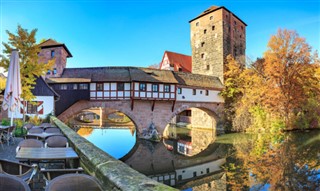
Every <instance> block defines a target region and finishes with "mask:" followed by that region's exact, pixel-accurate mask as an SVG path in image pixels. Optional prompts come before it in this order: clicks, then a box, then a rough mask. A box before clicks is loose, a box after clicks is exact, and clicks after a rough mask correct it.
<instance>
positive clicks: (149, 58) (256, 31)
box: [0, 0, 320, 68]
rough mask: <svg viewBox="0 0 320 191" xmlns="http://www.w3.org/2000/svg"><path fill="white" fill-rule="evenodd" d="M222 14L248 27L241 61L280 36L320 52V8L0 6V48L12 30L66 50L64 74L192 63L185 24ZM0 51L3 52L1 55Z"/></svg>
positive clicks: (3, 2) (293, 2)
mask: <svg viewBox="0 0 320 191" xmlns="http://www.w3.org/2000/svg"><path fill="white" fill-rule="evenodd" d="M212 5H218V6H225V7H227V8H228V9H229V10H230V11H232V12H233V13H234V14H236V15H237V16H238V17H240V18H241V19H242V20H243V21H244V22H246V23H247V24H248V26H247V49H246V53H247V56H249V57H250V58H252V59H255V58H256V57H261V56H262V55H263V52H264V51H265V50H266V46H267V42H268V40H269V39H270V36H271V35H273V34H275V33H276V32H277V30H278V29H279V28H286V29H290V30H296V31H297V32H298V33H299V34H300V36H303V37H305V38H306V40H307V42H308V43H309V44H310V45H311V46H312V47H313V50H320V0H298V1H297V0H262V1H259V0H224V1H223V0H216V1H214V0H211V1H209V0H154V1H152V0H132V1H130V0H119V1H117V0H92V1H90V0H65V1H63V0H56V1H54V0H43V1H41V0H0V6H1V7H0V11H1V12H0V38H1V39H0V41H1V42H3V41H7V39H8V36H7V35H6V33H5V30H9V31H11V32H14V31H16V29H17V25H18V24H20V25H21V26H22V27H23V28H27V29H29V30H31V29H33V28H37V29H38V33H37V40H38V41H40V40H41V39H43V38H53V39H55V40H56V41H58V42H62V43H65V44H66V46H67V47H68V49H69V50H70V52H71V53H72V55H73V58H70V59H68V64H67V67H69V68H71V67H72V68H73V67H92V66H145V67H146V66H149V65H151V64H156V63H159V62H160V61H161V59H162V56H163V53H164V51H165V50H169V51H174V52H179V53H183V54H188V55H191V46H190V26H189V20H191V19H193V18H194V17H196V16H197V15H199V14H200V13H201V12H203V11H204V10H206V9H207V8H209V7H210V6H212ZM2 49H3V46H1V50H2Z"/></svg>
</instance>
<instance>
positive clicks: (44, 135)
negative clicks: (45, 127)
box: [27, 132, 63, 139]
mask: <svg viewBox="0 0 320 191" xmlns="http://www.w3.org/2000/svg"><path fill="white" fill-rule="evenodd" d="M27 135H30V136H34V137H39V138H41V139H46V138H47V137H50V136H55V135H63V134H62V133H46V132H43V133H28V134H27Z"/></svg>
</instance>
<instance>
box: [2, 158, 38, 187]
mask: <svg viewBox="0 0 320 191" xmlns="http://www.w3.org/2000/svg"><path fill="white" fill-rule="evenodd" d="M37 169H38V166H37V165H36V164H33V165H27V164H25V163H19V162H14V161H9V160H4V159H0V173H2V174H8V175H12V176H16V177H19V178H21V179H22V180H24V181H25V182H26V183H27V184H29V183H30V182H31V181H32V178H33V176H34V175H35V174H36V172H37Z"/></svg>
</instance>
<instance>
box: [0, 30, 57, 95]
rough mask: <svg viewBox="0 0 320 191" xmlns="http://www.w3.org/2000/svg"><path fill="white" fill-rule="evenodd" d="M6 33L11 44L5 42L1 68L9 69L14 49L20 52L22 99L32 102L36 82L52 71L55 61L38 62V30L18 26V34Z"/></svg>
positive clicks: (0, 63) (0, 62)
mask: <svg viewBox="0 0 320 191" xmlns="http://www.w3.org/2000/svg"><path fill="white" fill-rule="evenodd" d="M6 33H7V34H8V36H9V42H8V43H5V42H3V43H2V44H3V46H4V47H5V49H4V50H3V53H4V54H5V55H7V57H6V56H4V55H1V58H2V59H1V61H0V66H2V67H4V68H5V69H6V70H8V68H9V63H10V60H9V58H8V57H9V55H10V54H11V52H12V50H13V49H17V50H18V51H19V63H20V74H21V85H22V95H21V97H22V98H23V99H24V100H26V101H31V100H32V99H34V95H33V94H32V92H31V90H32V89H33V88H34V85H35V80H36V78H37V77H39V76H41V75H44V74H45V72H47V71H48V70H49V69H52V67H53V64H54V60H51V61H49V62H48V63H39V62H38V53H39V52H40V47H39V45H38V44H37V43H36V38H35V36H36V33H37V29H33V30H31V32H28V30H27V29H23V28H22V27H21V26H20V25H18V29H17V31H16V33H17V34H14V33H11V32H9V31H8V30H7V31H6Z"/></svg>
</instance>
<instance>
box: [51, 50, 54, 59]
mask: <svg viewBox="0 0 320 191" xmlns="http://www.w3.org/2000/svg"><path fill="white" fill-rule="evenodd" d="M53 57H54V50H51V58H53Z"/></svg>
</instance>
